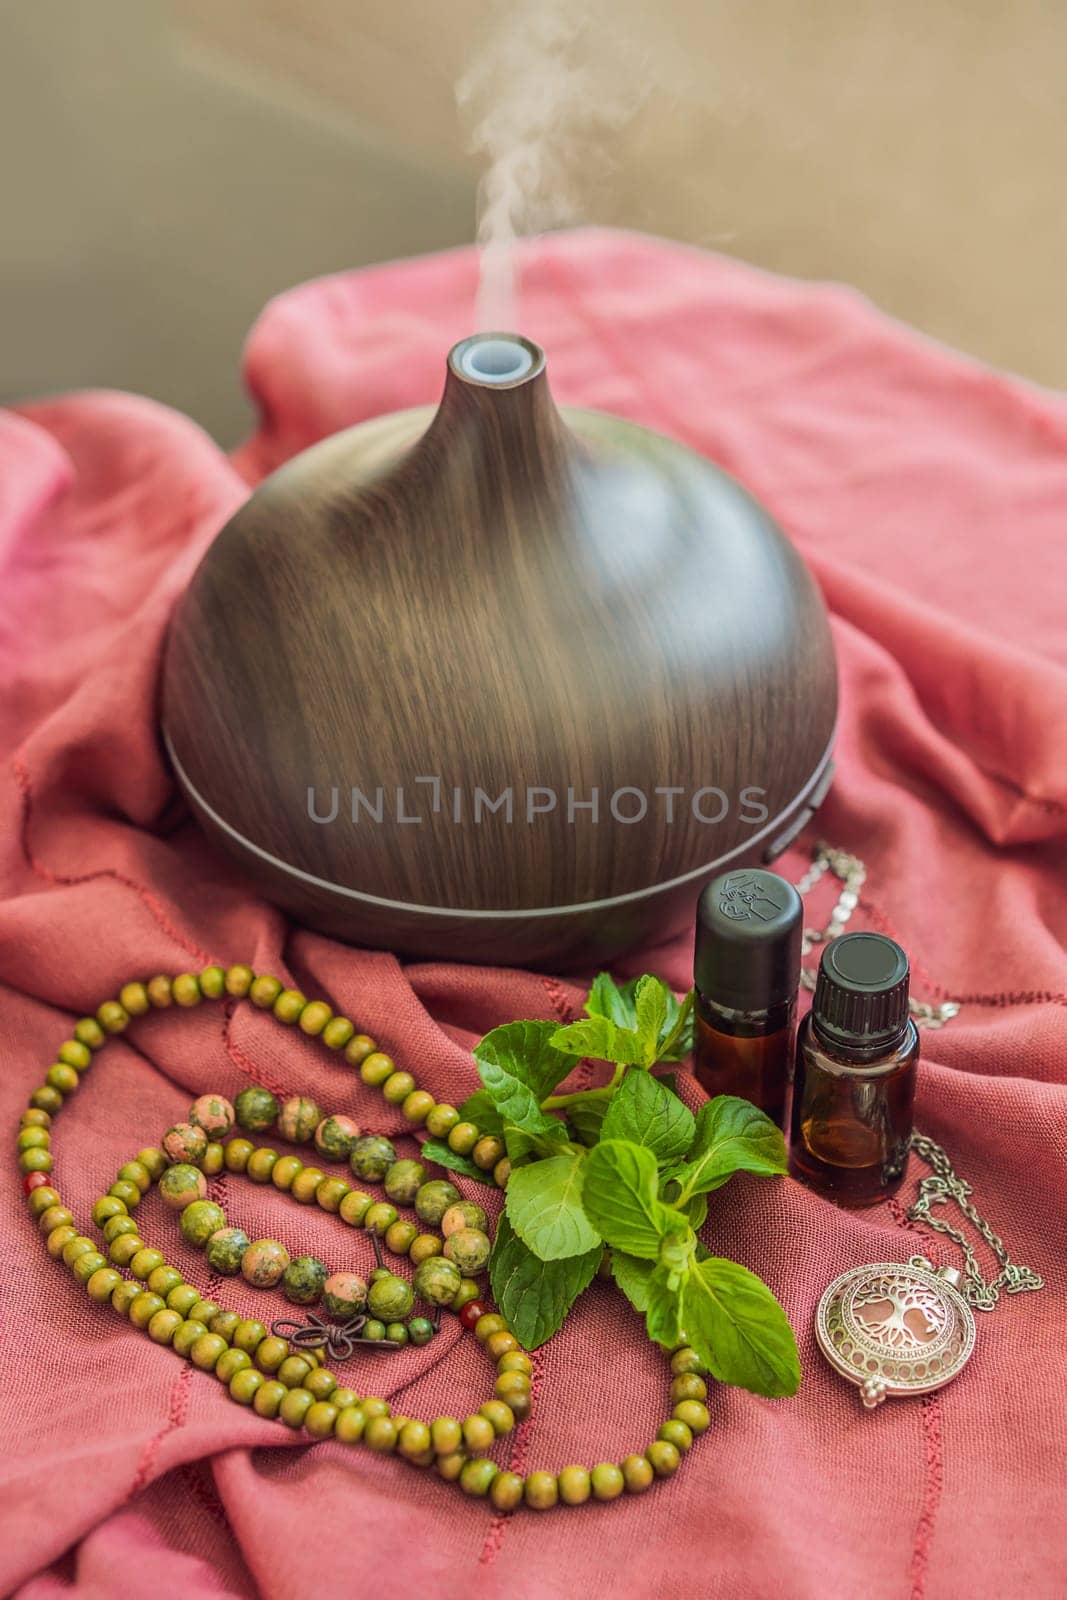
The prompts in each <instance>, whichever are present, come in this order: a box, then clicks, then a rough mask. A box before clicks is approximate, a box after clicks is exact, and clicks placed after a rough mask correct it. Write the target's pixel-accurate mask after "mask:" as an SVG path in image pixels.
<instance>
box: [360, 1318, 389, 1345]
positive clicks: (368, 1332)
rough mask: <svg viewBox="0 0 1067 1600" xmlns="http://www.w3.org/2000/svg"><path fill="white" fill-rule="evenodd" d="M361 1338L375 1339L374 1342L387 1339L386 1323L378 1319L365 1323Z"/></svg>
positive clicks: (371, 1319)
mask: <svg viewBox="0 0 1067 1600" xmlns="http://www.w3.org/2000/svg"><path fill="white" fill-rule="evenodd" d="M360 1338H361V1339H374V1340H377V1339H384V1338H385V1323H384V1322H379V1320H378V1318H377V1317H371V1318H370V1320H369V1321H368V1322H365V1323H364V1324H363V1331H362V1333H361V1334H360Z"/></svg>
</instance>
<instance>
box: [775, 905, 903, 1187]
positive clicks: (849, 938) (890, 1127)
mask: <svg viewBox="0 0 1067 1600" xmlns="http://www.w3.org/2000/svg"><path fill="white" fill-rule="evenodd" d="M918 1060H919V1035H918V1033H917V1031H916V1028H915V1024H914V1023H913V1022H912V1020H911V1018H910V1016H909V1015H908V958H907V956H906V955H905V954H904V952H903V950H902V949H901V948H900V946H899V945H898V944H896V943H895V942H894V941H893V940H892V939H885V938H883V937H882V935H881V934H879V933H846V934H843V935H842V936H841V938H839V939H835V940H833V942H832V943H831V944H828V945H827V946H826V949H825V950H824V951H823V954H822V960H821V961H820V963H819V977H818V982H817V984H816V988H815V1000H814V1002H813V1004H812V1008H811V1011H810V1012H809V1014H808V1015H807V1016H806V1017H805V1018H804V1021H803V1022H802V1023H801V1025H800V1031H799V1034H798V1036H797V1059H796V1073H795V1077H794V1082H793V1115H792V1130H791V1136H790V1150H789V1170H790V1172H791V1173H792V1175H793V1177H794V1178H798V1179H799V1180H800V1182H801V1183H806V1184H807V1185H808V1186H809V1187H810V1188H812V1189H816V1190H818V1192H819V1193H820V1194H822V1195H825V1197H826V1198H827V1199H828V1200H835V1201H836V1202H837V1203H838V1205H842V1206H870V1205H874V1204H876V1203H877V1201H879V1200H884V1199H886V1198H887V1196H889V1195H891V1194H893V1193H895V1191H896V1190H897V1189H899V1187H900V1185H901V1183H902V1182H903V1179H904V1174H905V1171H906V1170H907V1165H908V1150H909V1147H910V1142H911V1130H912V1108H913V1105H914V1100H915V1078H916V1068H917V1065H918Z"/></svg>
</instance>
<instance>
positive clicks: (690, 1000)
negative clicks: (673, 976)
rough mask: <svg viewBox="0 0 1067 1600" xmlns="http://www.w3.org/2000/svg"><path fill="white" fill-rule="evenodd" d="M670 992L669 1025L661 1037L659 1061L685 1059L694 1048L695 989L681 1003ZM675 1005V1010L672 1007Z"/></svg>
mask: <svg viewBox="0 0 1067 1600" xmlns="http://www.w3.org/2000/svg"><path fill="white" fill-rule="evenodd" d="M667 993H668V1006H667V1026H666V1030H665V1032H664V1034H663V1037H662V1038H661V1039H660V1044H659V1055H658V1057H657V1060H659V1061H684V1060H685V1058H686V1056H687V1055H689V1053H690V1051H691V1050H692V1048H693V1004H694V1000H695V991H694V990H693V989H690V991H689V993H688V994H687V995H686V997H685V999H684V1000H683V1001H682V1003H681V1005H679V1004H678V1002H677V1000H675V998H674V996H673V994H671V993H670V990H668V991H667ZM672 1007H673V1011H672V1009H671V1008H672Z"/></svg>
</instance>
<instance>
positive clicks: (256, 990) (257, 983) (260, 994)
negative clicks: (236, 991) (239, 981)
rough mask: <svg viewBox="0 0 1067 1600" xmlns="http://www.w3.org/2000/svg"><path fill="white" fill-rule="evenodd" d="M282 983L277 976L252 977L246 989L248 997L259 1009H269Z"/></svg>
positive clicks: (279, 992) (278, 993)
mask: <svg viewBox="0 0 1067 1600" xmlns="http://www.w3.org/2000/svg"><path fill="white" fill-rule="evenodd" d="M283 987H284V985H283V984H282V983H281V982H280V980H279V979H278V978H271V977H267V976H264V975H261V976H260V977H258V978H254V979H253V980H252V983H251V985H250V987H249V990H248V998H249V999H250V1000H251V1002H252V1004H253V1005H254V1006H258V1007H259V1009H260V1011H269V1010H270V1009H271V1007H272V1006H273V1005H274V1002H275V1000H277V998H278V996H279V995H280V994H281V992H282V989H283Z"/></svg>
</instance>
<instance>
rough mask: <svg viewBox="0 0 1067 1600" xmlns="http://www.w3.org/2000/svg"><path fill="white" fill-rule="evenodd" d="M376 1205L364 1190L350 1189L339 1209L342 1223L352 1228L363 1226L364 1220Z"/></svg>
mask: <svg viewBox="0 0 1067 1600" xmlns="http://www.w3.org/2000/svg"><path fill="white" fill-rule="evenodd" d="M373 1204H374V1201H373V1200H372V1198H371V1196H370V1195H369V1194H364V1193H363V1191H362V1189H350V1190H349V1192H348V1194H346V1195H345V1197H344V1199H343V1200H342V1201H341V1204H340V1206H339V1208H338V1212H339V1215H340V1218H341V1221H342V1222H347V1223H348V1225H349V1227H350V1228H360V1227H362V1226H363V1219H364V1217H365V1216H366V1215H367V1212H368V1211H369V1210H370V1208H371V1206H372V1205H373Z"/></svg>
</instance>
